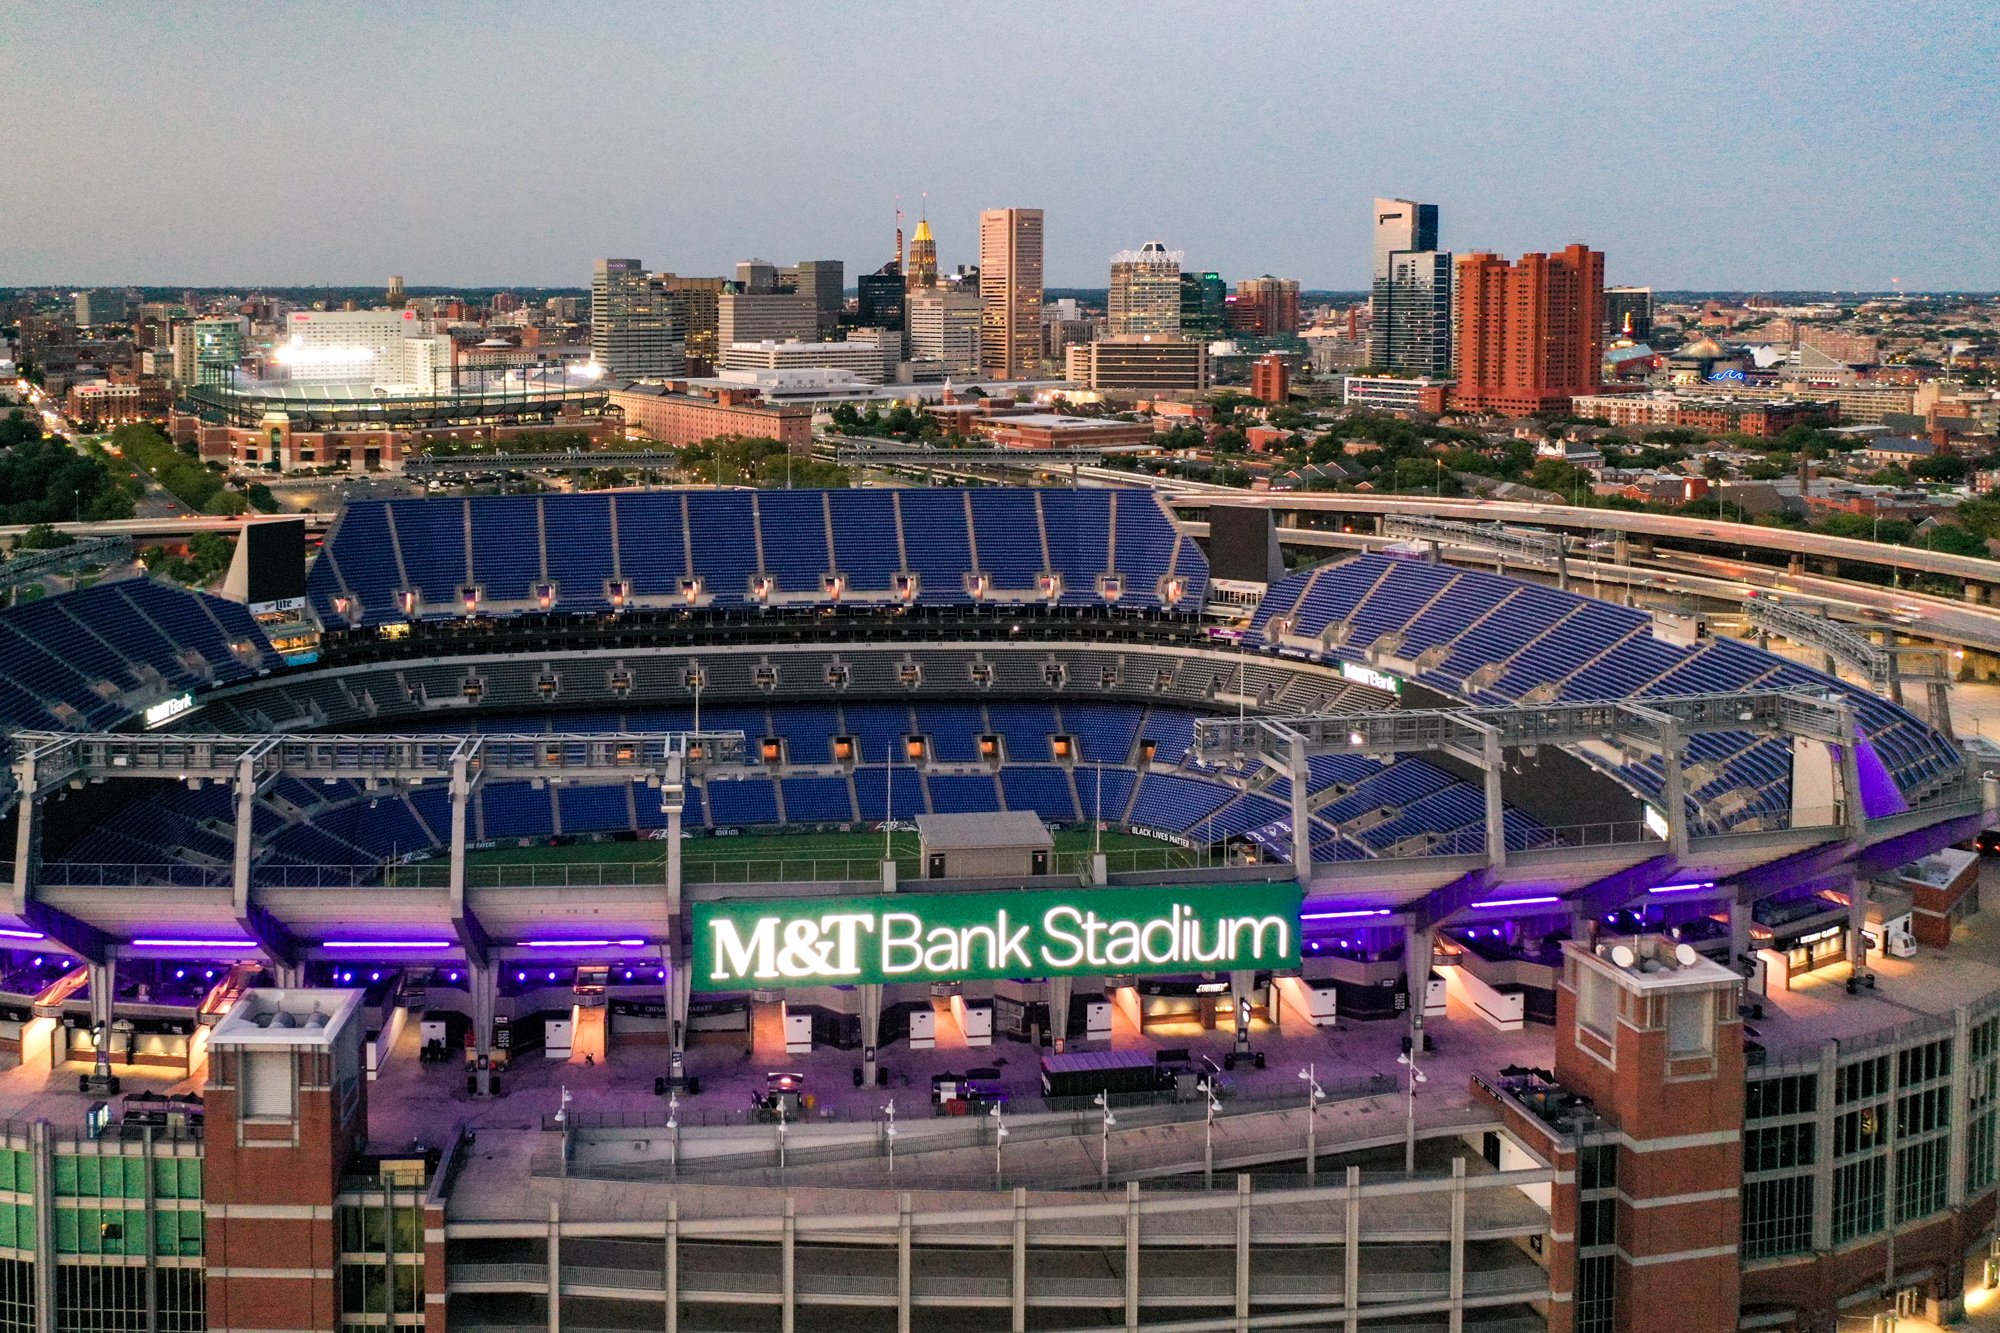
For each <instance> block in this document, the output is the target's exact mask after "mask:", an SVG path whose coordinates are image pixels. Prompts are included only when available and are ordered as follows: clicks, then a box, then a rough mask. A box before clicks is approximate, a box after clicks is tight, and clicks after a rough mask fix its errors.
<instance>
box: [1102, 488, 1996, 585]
mask: <svg viewBox="0 0 2000 1333" xmlns="http://www.w3.org/2000/svg"><path fill="white" fill-rule="evenodd" d="M1084 475H1085V476H1087V477H1091V478H1093V479H1096V480H1116V481H1119V482H1121V483H1122V484H1125V485H1131V484H1133V483H1134V481H1135V480H1139V481H1143V478H1135V477H1134V476H1133V475H1132V474H1131V473H1129V472H1125V473H1121V472H1119V471H1117V470H1116V469H1110V468H1085V469H1084ZM1156 489H1159V490H1160V491H1161V492H1162V493H1163V494H1164V495H1165V496H1166V498H1167V500H1168V502H1169V503H1170V504H1173V505H1174V506H1175V507H1177V508H1199V507H1200V506H1202V505H1206V504H1210V503H1213V502H1214V501H1215V500H1217V499H1218V498H1222V497H1225V496H1226V497H1228V499H1229V503H1231V504H1232V505H1240V506H1249V507H1252V508H1259V509H1277V510H1281V511H1284V512H1287V513H1299V514H1307V513H1329V514H1365V515H1371V516H1372V515H1377V514H1422V515H1427V516H1429V517H1432V518H1446V519H1458V520H1461V521H1463V522H1473V523H1527V524H1533V525H1536V526H1539V527H1547V528H1563V529H1568V530H1572V531H1585V532H1605V531H1611V532H1626V533H1631V534H1634V535H1638V536H1649V537H1668V538H1672V539H1675V540H1678V541H1692V542H1710V543H1714V544H1716V545H1720V546H1736V547H1745V548H1747V547H1757V548H1759V549H1762V550H1767V551H1782V552H1785V553H1786V554H1790V555H1798V556H1802V557H1806V558H1811V559H1821V560H1839V561H1843V562H1846V563H1850V564H1861V565H1876V566H1881V567H1884V568H1893V569H1903V570H1913V571H1917V572H1921V573H1927V574H1938V575H1943V576H1945V577H1947V578H1957V579H1965V580H1967V581H1969V582H1971V583H1974V584H1977V585H1978V586H1980V587H1981V588H1983V589H1986V590H1987V591H1988V592H1989V593H1990V592H1992V591H1994V590H1996V589H2000V562H1996V561H1993V560H1988V559H1984V558H1981V557H1978V556H1969V555H1948V554H1946V553H1944V552H1942V551H1926V550H1924V549H1923V548H1922V547H1912V546H1887V545H1884V544H1882V543H1879V542H1870V541H1860V540H1857V539H1855V538H1852V537H1829V536H1826V535H1825V534H1823V533H1817V532H1798V531H1794V530H1792V529H1789V528H1765V527H1757V526H1754V525H1751V524H1744V523H1728V522H1723V521H1721V520H1718V519H1709V518H1683V517H1680V516H1679V515H1675V514H1646V513H1636V512H1634V511H1631V510H1626V509H1584V508H1576V507H1572V506H1570V505H1551V504H1530V503H1526V502H1523V501H1519V500H1469V499H1457V500H1453V499H1438V498H1436V497H1433V496H1424V497H1421V498H1417V497H1408V498H1405V497H1400V496H1390V495H1360V494H1350V493H1345V492H1342V493H1334V492H1312V493H1308V494H1293V493H1285V494H1272V493H1270V492H1267V491H1263V492H1260V491H1239V490H1235V489H1232V488H1230V487H1226V486H1207V485H1200V484H1196V485H1190V484H1188V483H1185V482H1174V483H1172V484H1170V485H1162V486H1158V487H1156Z"/></svg>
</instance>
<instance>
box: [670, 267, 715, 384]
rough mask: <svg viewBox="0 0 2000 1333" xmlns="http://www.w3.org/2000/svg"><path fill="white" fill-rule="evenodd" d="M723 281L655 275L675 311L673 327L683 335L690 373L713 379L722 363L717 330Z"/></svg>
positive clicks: (674, 275)
mask: <svg viewBox="0 0 2000 1333" xmlns="http://www.w3.org/2000/svg"><path fill="white" fill-rule="evenodd" d="M723 281H724V280H723V279H722V278H687V277H682V276H681V275H680V274H678V273H655V274H654V275H653V282H654V284H655V285H656V286H658V287H659V288H660V290H662V291H664V292H665V293H666V295H667V307H668V309H670V310H672V311H673V314H674V327H675V328H676V329H678V330H679V331H680V335H681V342H682V344H683V345H684V346H685V347H686V349H687V360H688V373H689V374H698V375H710V374H713V373H714V372H715V363H716V361H717V360H718V359H720V354H719V352H718V350H717V347H716V330H717V328H718V327H719V323H720V319H721V313H720V312H721V305H720V302H721V299H722V284H723Z"/></svg>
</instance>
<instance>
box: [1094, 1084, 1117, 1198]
mask: <svg viewBox="0 0 2000 1333" xmlns="http://www.w3.org/2000/svg"><path fill="white" fill-rule="evenodd" d="M1091 1104H1092V1105H1094V1106H1097V1107H1100V1108H1102V1110H1103V1111H1104V1126H1103V1131H1102V1133H1103V1138H1102V1141H1101V1145H1100V1147H1099V1149H1098V1153H1099V1156H1098V1171H1097V1180H1098V1187H1099V1188H1100V1189H1106V1190H1108V1189H1110V1188H1111V1127H1112V1126H1113V1125H1115V1124H1117V1123H1118V1117H1117V1116H1115V1115H1113V1114H1111V1094H1110V1093H1109V1092H1100V1093H1098V1094H1097V1096H1095V1097H1094V1098H1092V1099H1091Z"/></svg>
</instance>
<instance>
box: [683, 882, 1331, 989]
mask: <svg viewBox="0 0 2000 1333" xmlns="http://www.w3.org/2000/svg"><path fill="white" fill-rule="evenodd" d="M1299 899H1300V892H1299V886H1298V885H1297V884H1295V883H1281V884H1227V885H1221V884H1215V885H1195V886H1187V887H1167V886H1149V887H1146V888H1130V889H1061V890H1054V891H1043V890H1033V889H1020V890H1009V891H1002V892H997V893H898V894H891V895H886V896H881V897H872V898H786V899H777V900H766V901H733V902H707V903H696V904H695V905H694V979H693V980H694V989H695V990H698V991H718V990H750V989H763V988H766V987H773V986H824V985H856V984H863V983H871V982H887V981H915V982H930V981H973V980H981V979H988V978H993V977H1051V976H1096V975H1103V974H1105V973H1123V974H1131V975H1138V974H1159V973H1175V972H1226V971H1230V970H1232V969H1236V968H1292V967H1297V966H1298V964H1299Z"/></svg>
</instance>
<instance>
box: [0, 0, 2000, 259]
mask: <svg viewBox="0 0 2000 1333" xmlns="http://www.w3.org/2000/svg"><path fill="white" fill-rule="evenodd" d="M1995 13H1996V11H1995V9H1994V7H1993V6H1992V5H1991V4H1990V3H1989V2H1987V0H1963V2H1954V0H1928V2H1927V0H1916V2H1914V3H1897V4H1890V3H1886V2H1882V3H1878V2H1877V0H1836V2H1835V3H1831V4H1829V3H1825V2H1824V0H1818V2H1814V3H1807V2H1805V0H1763V2H1762V3H1753V4H1693V3H1686V0H1682V2H1681V3H1674V4H1663V3H1653V2H1652V0H1620V2H1619V3H1606V2H1605V0H1592V3H1588V4H1570V3H1527V2H1525V0H1484V2H1483V3H1458V2H1456V0H1442V2H1440V3H1429V4H1412V3H1408V2H1407V0H1382V2H1377V0H1319V2H1318V3H1312V2H1310V0H1306V2H1303V3H1294V2H1288V0H1268V2H1265V3H1257V4H1245V5H1234V4H1231V5H1226V6H1225V5H1220V4H1216V5H1195V4H1144V5H1140V4H1131V5H1125V4H1116V5H1114V4H1101V3H1091V4H1077V3H1068V4H1064V3H1045V2H1044V0H1006V3H997V4H984V3H956V2H950V0H933V2H932V3H928V4H912V5H903V4H889V3H872V2H871V3H865V4H863V3H849V2H846V0H824V2H823V3H816V4H808V3H799V4H768V5H755V6H752V5H730V4H712V5H711V4H692V3H690V4H674V3H648V4H632V5H613V4H581V3H580V4H575V5H567V4H565V5H546V4H536V5H530V4H504V3H493V4H445V5H434V6H410V5H406V4H397V5H388V4H359V3H349V4H339V5H335V4H280V5H186V6H166V5H148V4H101V5H89V6H86V5H80V4H60V5H34V4H15V5H10V6H6V7H4V8H0V88H4V89H5V93H6V100H5V106H6V112H5V114H4V116H0V124H4V125H5V127H6V132H5V138H4V142H5V143H6V147H7V152H6V158H5V166H4V168H0V285H25V284H40V283H66V284H75V285H88V284H123V283H162V284H203V285H219V284H228V285H240V286H252V285H257V284H268V285H285V284H312V283H334V284H358V283H369V284H375V283H381V282H383V281H386V279H387V277H388V275H389V274H391V273H401V274H403V275H404V276H405V278H406V280H407V281H408V283H409V284H410V285H412V286H451V285H462V286H468V287H469V286H487V285H503V284H520V285H572V286H578V285H585V284H587V283H588V281H589V273H590V265H591V261H592V259H593V258H594V257H596V256H600V255H615V256H632V257H636V258H639V259H642V260H644V261H645V262H646V263H647V265H649V266H650V267H653V268H655V269H671V270H674V271H677V272H681V273H693V274H712V273H719V272H726V271H728V269H729V267H730V266H731V265H733V264H734V263H735V262H736V261H737V260H740V259H746V258H750V257H752V256H757V257H761V258H765V259H769V260H772V261H774V262H779V263H785V262H790V261H794V260H798V259H804V258H837V259H843V260H845V261H846V262H847V266H848V269H847V271H848V280H849V282H850V283H851V282H852V281H853V278H854V275H855V274H856V273H859V272H864V271H867V270H869V269H872V268H874V267H876V266H878V265H879V264H881V263H882V262H883V261H884V260H885V259H887V258H889V257H890V254H891V253H892V247H893V227H894V220H893V210H894V209H895V207H896V197H897V196H899V195H900V196H901V198H902V204H903V207H904V209H905V210H906V211H907V213H908V215H909V223H908V225H909V226H911V227H914V226H915V222H916V215H917V213H918V210H919V208H920V201H919V195H920V194H921V193H922V192H924V191H928V192H929V196H930V199H929V212H930V217H931V223H932V227H933V228H934V230H935V231H936V233H937V237H938V250H939V258H940V261H941V263H942V265H943V267H944V268H946V269H947V270H949V269H950V268H952V267H954V266H956V265H958V264H964V263H972V262H976V260H977V254H976V242H977V236H976V229H977V214H978V210H979V209H981V208H983V207H995V206H1001V205H1009V204H1012V205H1023V206H1031V207H1034V206H1038V207H1041V208H1043V209H1045V210H1046V211H1047V236H1048V260H1047V267H1048V277H1047V280H1048V282H1049V284H1050V285H1051V286H1068V285H1076V286H1086V285H1087V286H1102V285H1103V284H1104V282H1105V281H1106V271H1107V267H1108V261H1109V258H1110V256H1111V255H1112V253H1113V252H1115V251H1117V250H1121V249H1125V248H1128V247H1135V246H1137V245H1139V244H1141V243H1142V242H1145V241H1147V240H1152V239H1159V240H1163V241H1165V242H1166V243H1167V245H1168V246H1169V247H1170V248H1172V249H1177V250H1182V251H1185V252H1186V261H1185V262H1186V264H1187V266H1189V267H1198V268H1203V269H1215V270H1218V271H1220V272H1221V273H1222V274H1223V276H1224V277H1225V278H1227V279H1229V280H1231V281H1234V280H1236V279H1239V278H1242V277H1246V276H1251V275H1254V274H1257V273H1263V272H1270V273H1275V274H1280V275H1284V276H1290V277H1297V278H1299V279H1301V280H1302V281H1303V282H1304V283H1305V284H1306V285H1307V286H1308V287H1331V288H1357V287H1360V286H1362V285H1363V284H1364V283H1365V281H1366V278H1367V273H1368V265H1369V239H1368V224H1369V215H1370V201H1371V199H1372V197H1373V196H1375V195H1377V194H1383V195H1401V196H1405V197H1410V198H1415V199H1419V200H1424V201H1428V202H1435V203H1437V204H1438V205H1439V207H1440V211H1441V216H1442V223H1441V238H1440V239H1441V243H1442V244H1443V245H1444V246H1446V247H1447V248H1449V249H1453V250H1458V251H1466V250H1473V249H1494V250H1499V251H1502V252H1505V253H1509V254H1515V253H1519V252H1521V251H1523V250H1531V249H1533V250H1540V249H1554V248H1557V247H1560V246H1562V245H1564V244H1566V243H1568V242H1570V241H1576V240H1581V241H1585V242H1588V243H1589V244H1591V245H1593V246H1595V247H1597V248H1600V249H1602V250H1604V251H1605V252H1606V253H1607V255H1608V256H1609V259H1608V271H1607V279H1608V280H1609V281H1611V282H1615V283H1647V284H1652V285H1654V286H1658V287H1669V288H1678V287H1699V288H1855V287H1861V288H1870V289H1883V288H1887V287H1889V286H1890V285H1891V281H1892V279H1900V280H1901V284H1902V286H1903V287H1904V288H1905V289H1909V290H1924V289H1940V288H1946V289H1994V288H2000V224H1996V201H1997V200H2000V18H1996V16H1995Z"/></svg>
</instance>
